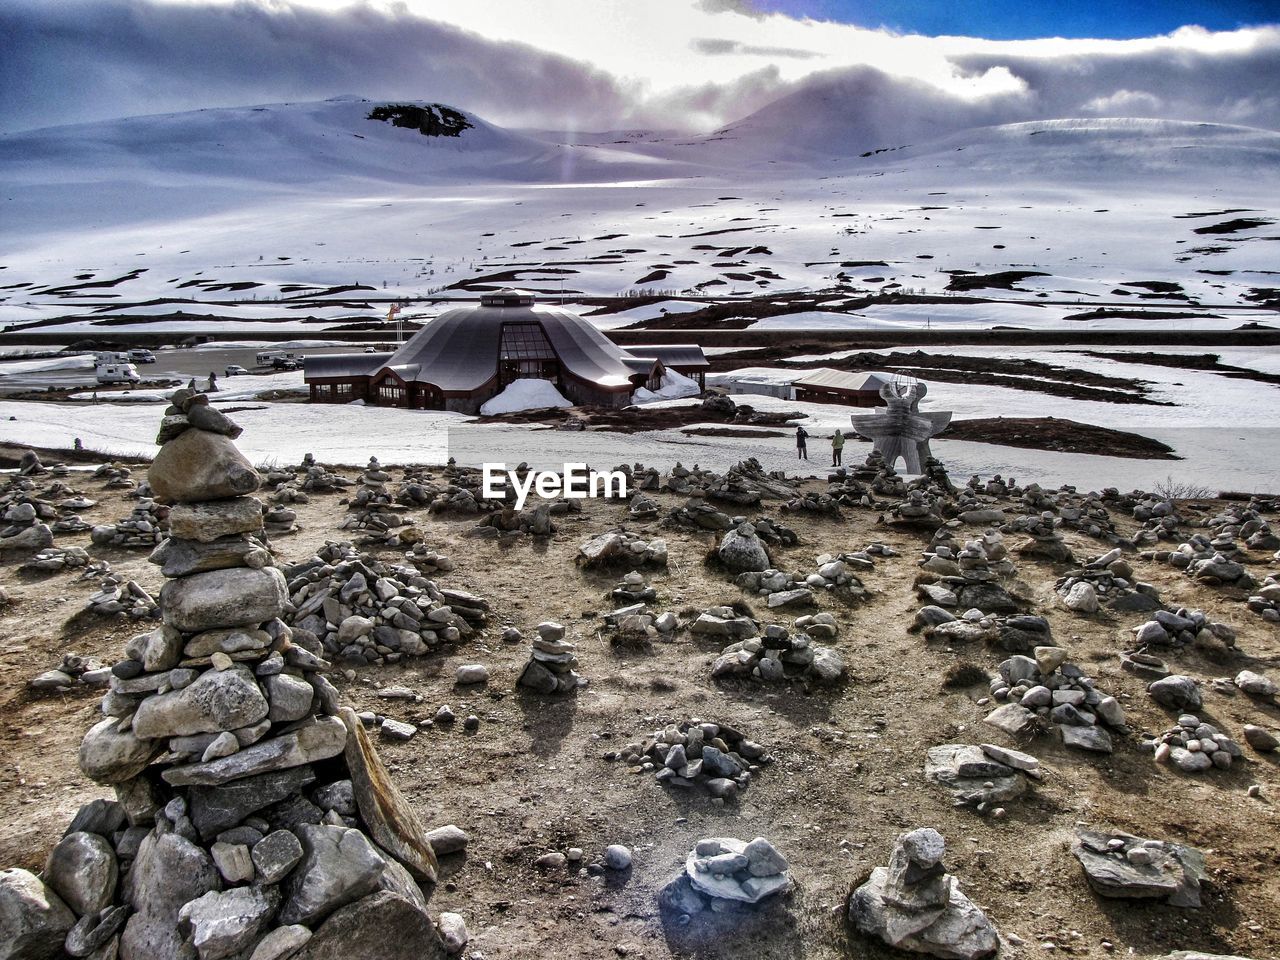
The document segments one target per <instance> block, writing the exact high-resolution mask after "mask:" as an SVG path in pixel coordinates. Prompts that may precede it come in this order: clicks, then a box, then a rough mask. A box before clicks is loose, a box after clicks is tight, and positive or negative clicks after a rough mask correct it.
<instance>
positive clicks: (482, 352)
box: [379, 288, 633, 391]
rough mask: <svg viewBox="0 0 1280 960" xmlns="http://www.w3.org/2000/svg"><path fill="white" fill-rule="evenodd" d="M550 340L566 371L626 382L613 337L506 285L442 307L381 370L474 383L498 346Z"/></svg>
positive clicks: (492, 364) (490, 367) (613, 384)
mask: <svg viewBox="0 0 1280 960" xmlns="http://www.w3.org/2000/svg"><path fill="white" fill-rule="evenodd" d="M529 324H536V325H537V327H538V328H539V329H540V331H541V337H539V336H538V335H537V333H536V332H534V331H533V330H532V329H531V328H530V327H529V326H528V325H529ZM521 325H523V326H521ZM513 328H514V329H513ZM504 330H506V331H507V335H506V340H505V341H504ZM543 338H545V340H544V339H543ZM548 343H549V344H550V346H551V348H552V349H553V350H554V351H555V356H556V358H558V359H559V361H560V363H561V365H562V368H563V369H564V371H565V372H566V373H570V374H572V375H573V376H576V377H579V378H580V379H583V380H587V381H590V382H592V383H595V384H597V385H599V386H601V387H604V388H606V389H609V388H613V389H624V388H627V387H629V385H630V380H629V377H630V376H631V375H632V373H633V371H632V370H630V369H629V368H628V367H627V364H626V362H625V361H626V357H627V354H626V353H624V352H623V351H622V350H621V349H620V348H619V347H618V346H617V345H616V344H615V343H614V342H613V341H612V340H610V339H609V338H608V337H606V336H605V335H604V334H602V333H601V332H600V331H599V330H597V329H596V328H595V327H594V326H593V325H592V324H591V323H590V322H589V321H587V320H584V319H583V318H582V317H580V316H578V315H577V314H576V313H571V312H570V311H568V310H560V309H557V308H555V307H549V306H542V305H539V304H536V303H535V302H534V296H533V294H531V293H528V292H527V291H523V290H513V289H510V288H504V289H502V290H498V291H496V292H494V293H488V294H485V295H484V296H482V297H481V300H480V303H479V305H478V306H465V307H456V308H454V309H452V310H446V311H445V312H444V313H442V314H440V315H439V316H438V317H436V318H435V319H434V320H432V321H430V322H429V323H428V324H427V325H426V326H425V327H423V328H422V329H421V330H419V331H418V332H417V333H415V334H414V335H413V337H412V338H410V340H409V341H408V342H407V343H405V344H404V346H402V347H400V349H399V350H397V351H396V352H395V353H394V354H392V355H391V357H390V358H389V359H388V360H387V361H386V362H385V363H384V364H382V365H381V367H380V368H379V369H380V370H384V369H387V368H390V369H391V370H393V371H394V372H395V373H396V375H397V376H399V377H400V378H401V379H402V380H406V381H417V382H425V383H431V384H434V385H435V386H437V387H439V388H440V389H441V390H445V391H470V390H477V389H479V388H480V387H482V386H484V385H485V384H486V383H488V382H489V381H490V380H492V379H493V378H494V376H495V375H496V374H497V371H498V364H499V361H500V359H501V354H502V353H503V352H509V351H513V350H514V351H517V354H516V355H517V356H518V355H519V354H518V351H519V350H520V349H522V348H524V349H532V350H533V351H535V352H536V351H537V349H539V347H541V349H543V350H545V344H548Z"/></svg>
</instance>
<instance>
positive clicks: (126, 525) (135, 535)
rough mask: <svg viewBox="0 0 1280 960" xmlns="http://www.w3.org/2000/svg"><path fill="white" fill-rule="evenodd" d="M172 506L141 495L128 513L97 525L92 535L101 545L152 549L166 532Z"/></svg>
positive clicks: (95, 541)
mask: <svg viewBox="0 0 1280 960" xmlns="http://www.w3.org/2000/svg"><path fill="white" fill-rule="evenodd" d="M168 525H169V508H168V507H167V506H165V505H164V504H162V503H157V502H156V501H155V500H153V499H151V498H150V497H142V498H139V500H138V502H137V503H136V504H134V507H133V510H132V511H130V513H129V516H127V517H125V518H124V519H123V520H118V521H116V522H115V523H104V524H99V525H97V526H95V527H94V528H93V530H92V532H91V533H90V534H89V539H91V540H92V541H93V542H94V543H95V544H97V545H98V546H100V547H125V548H135V549H136V548H145V549H147V550H150V549H152V548H153V547H155V545H156V544H158V543H159V542H160V541H161V540H163V539H164V538H165V536H166V535H167V528H168Z"/></svg>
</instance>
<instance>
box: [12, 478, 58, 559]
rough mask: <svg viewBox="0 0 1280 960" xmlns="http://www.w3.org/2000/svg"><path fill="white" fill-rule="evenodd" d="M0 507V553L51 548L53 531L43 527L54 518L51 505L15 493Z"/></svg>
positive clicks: (46, 526) (27, 495) (47, 526)
mask: <svg viewBox="0 0 1280 960" xmlns="http://www.w3.org/2000/svg"><path fill="white" fill-rule="evenodd" d="M29 482H30V481H28V483H29ZM0 507H2V508H3V510H4V513H3V514H2V515H0V553H5V552H6V551H10V550H12V551H15V552H23V553H35V552H36V551H38V550H43V549H44V548H46V547H52V546H53V531H52V530H50V529H49V525H48V524H47V523H45V520H52V519H54V517H55V516H56V513H55V512H54V509H53V505H52V504H50V503H46V502H45V501H43V500H38V499H36V498H34V497H32V496H30V495H29V494H27V493H25V492H22V491H15V492H12V493H9V494H6V496H5V498H4V499H3V500H0Z"/></svg>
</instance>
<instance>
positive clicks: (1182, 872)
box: [1071, 829, 1208, 907]
mask: <svg viewBox="0 0 1280 960" xmlns="http://www.w3.org/2000/svg"><path fill="white" fill-rule="evenodd" d="M1071 852H1072V853H1073V854H1075V857H1076V859H1077V860H1079V861H1080V866H1082V867H1083V868H1084V875H1085V878H1086V879H1087V880H1088V881H1089V886H1090V887H1092V888H1093V890H1094V892H1095V893H1097V894H1098V895H1100V896H1103V897H1120V898H1126V899H1133V900H1162V901H1164V902H1165V903H1167V904H1168V905H1169V906H1171V907H1199V906H1201V900H1200V885H1201V884H1202V883H1204V882H1205V881H1206V880H1207V879H1208V874H1207V873H1206V872H1205V865H1204V854H1203V853H1201V852H1200V851H1199V850H1197V849H1196V848H1195V847H1188V846H1184V845H1183V844H1180V843H1169V842H1167V841H1164V840H1143V839H1142V838H1141V837H1135V836H1133V835H1132V834H1129V833H1116V832H1111V831H1101V830H1085V829H1077V830H1076V837H1075V841H1074V842H1073V843H1072V845H1071Z"/></svg>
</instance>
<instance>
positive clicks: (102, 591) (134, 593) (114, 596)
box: [84, 572, 160, 620]
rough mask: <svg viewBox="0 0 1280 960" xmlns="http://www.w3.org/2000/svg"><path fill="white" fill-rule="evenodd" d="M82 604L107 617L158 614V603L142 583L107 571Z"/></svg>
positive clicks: (142, 616)
mask: <svg viewBox="0 0 1280 960" xmlns="http://www.w3.org/2000/svg"><path fill="white" fill-rule="evenodd" d="M84 605H85V609H86V610H91V611H93V612H94V613H97V614H101V615H102V616H108V617H110V616H117V615H122V616H127V617H131V618H133V619H134V620H145V619H147V618H148V617H156V616H159V615H160V605H159V604H158V603H156V601H155V598H154V597H152V596H151V594H149V593H148V592H147V591H146V589H145V588H144V587H143V586H142V584H140V583H138V581H136V580H126V579H125V578H124V577H122V576H120V575H119V574H118V573H110V572H108V573H107V574H106V576H104V577H103V578H102V581H101V583H100V584H99V586H98V589H97V590H96V591H95V592H94V593H92V594H90V595H89V597H88V598H87V599H86V600H85V602H84Z"/></svg>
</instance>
